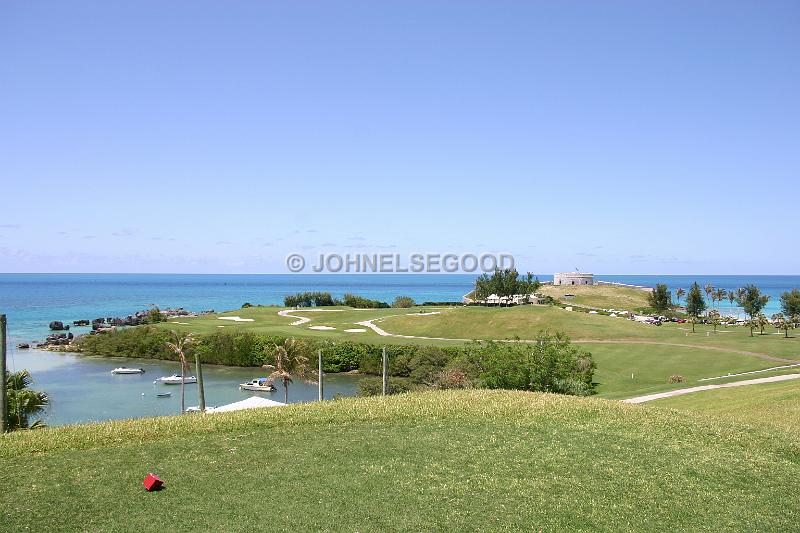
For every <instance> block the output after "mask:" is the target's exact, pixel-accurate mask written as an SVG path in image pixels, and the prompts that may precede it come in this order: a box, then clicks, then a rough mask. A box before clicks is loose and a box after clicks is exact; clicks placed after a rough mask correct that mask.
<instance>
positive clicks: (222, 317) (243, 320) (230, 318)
mask: <svg viewBox="0 0 800 533" xmlns="http://www.w3.org/2000/svg"><path fill="white" fill-rule="evenodd" d="M217 320H230V321H231V322H255V321H254V320H253V319H252V318H242V317H240V316H219V317H217Z"/></svg>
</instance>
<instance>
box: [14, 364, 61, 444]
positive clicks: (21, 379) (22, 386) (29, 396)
mask: <svg viewBox="0 0 800 533" xmlns="http://www.w3.org/2000/svg"><path fill="white" fill-rule="evenodd" d="M5 380H6V398H7V401H8V416H7V418H6V429H7V430H8V431H14V430H18V429H37V428H41V427H44V422H42V421H41V420H35V421H33V423H31V417H34V416H36V415H39V414H41V413H43V412H44V411H45V409H46V408H47V406H48V405H50V398H49V397H48V396H47V394H45V393H44V392H39V391H35V390H31V389H30V386H31V385H32V384H33V378H32V377H31V374H30V372H28V371H27V370H21V371H19V372H6V376H5Z"/></svg>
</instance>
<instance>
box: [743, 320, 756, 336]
mask: <svg viewBox="0 0 800 533" xmlns="http://www.w3.org/2000/svg"><path fill="white" fill-rule="evenodd" d="M745 326H747V327H748V328H750V336H751V337H752V336H753V330H754V329H756V328H757V327H758V320H756V319H755V318H752V317H751V318H748V319H747V322H745Z"/></svg>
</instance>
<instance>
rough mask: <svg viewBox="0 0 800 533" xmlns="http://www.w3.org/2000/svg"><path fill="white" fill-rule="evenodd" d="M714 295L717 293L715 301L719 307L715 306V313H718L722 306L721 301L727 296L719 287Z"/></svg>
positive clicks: (726, 292)
mask: <svg viewBox="0 0 800 533" xmlns="http://www.w3.org/2000/svg"><path fill="white" fill-rule="evenodd" d="M716 293H717V301H718V302H719V303H720V305H718V306H717V311H719V309H720V307H721V306H722V300H724V299H725V297H726V296H728V291H726V290H725V289H723V288H721V287H720V288H719V289H717V291H716Z"/></svg>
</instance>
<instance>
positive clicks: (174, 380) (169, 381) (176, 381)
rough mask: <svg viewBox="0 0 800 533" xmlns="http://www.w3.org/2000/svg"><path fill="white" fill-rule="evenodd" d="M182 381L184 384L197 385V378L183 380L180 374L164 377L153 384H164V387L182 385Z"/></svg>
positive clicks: (184, 378) (191, 377) (186, 377)
mask: <svg viewBox="0 0 800 533" xmlns="http://www.w3.org/2000/svg"><path fill="white" fill-rule="evenodd" d="M181 381H183V383H197V378H196V377H194V376H185V377H183V378H181V375H180V374H172V375H171V376H162V377H160V378H158V379H157V380H155V381H154V382H153V383H163V384H164V385H180V384H181Z"/></svg>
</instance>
